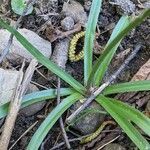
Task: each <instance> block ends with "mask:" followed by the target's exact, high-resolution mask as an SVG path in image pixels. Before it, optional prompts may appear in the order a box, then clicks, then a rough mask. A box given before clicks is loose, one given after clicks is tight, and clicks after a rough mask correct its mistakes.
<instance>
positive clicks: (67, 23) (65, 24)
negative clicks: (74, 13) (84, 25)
mask: <svg viewBox="0 0 150 150" xmlns="http://www.w3.org/2000/svg"><path fill="white" fill-rule="evenodd" d="M61 27H62V29H63V30H65V31H69V30H72V29H73V28H74V20H73V18H72V17H66V18H64V19H63V20H62V21H61Z"/></svg>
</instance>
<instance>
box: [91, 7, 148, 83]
mask: <svg viewBox="0 0 150 150" xmlns="http://www.w3.org/2000/svg"><path fill="white" fill-rule="evenodd" d="M148 16H150V9H146V10H145V11H144V12H143V13H142V14H141V15H139V16H138V17H136V18H135V19H134V20H133V21H131V22H130V24H129V25H128V26H127V27H126V28H125V29H124V30H122V31H121V32H120V33H119V34H118V36H116V38H114V39H113V40H112V42H111V43H110V44H109V45H107V47H106V48H105V51H104V54H103V55H102V56H100V57H99V59H98V61H97V62H96V63H95V64H94V66H93V69H92V72H91V74H90V77H89V80H88V84H90V83H91V82H94V81H93V79H94V76H95V73H96V71H97V70H98V68H99V66H100V64H101V62H102V61H103V60H104V59H105V57H103V56H105V54H107V53H108V54H109V52H110V50H111V49H112V48H113V47H114V46H115V45H116V44H117V43H118V42H119V41H120V40H121V39H122V38H124V37H125V36H126V35H127V33H128V32H129V31H131V30H132V29H133V28H135V27H136V26H138V25H139V24H140V23H142V21H143V20H144V19H146V18H147V17H148Z"/></svg>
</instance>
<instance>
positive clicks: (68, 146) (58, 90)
mask: <svg viewBox="0 0 150 150" xmlns="http://www.w3.org/2000/svg"><path fill="white" fill-rule="evenodd" d="M59 103H60V78H58V83H57V105H59ZM59 123H60V128H61V130H62V135H63V137H64V140H65V143H66V146H67V148H68V149H71V146H70V143H69V140H68V136H67V133H66V131H65V127H64V123H63V119H62V117H60V118H59Z"/></svg>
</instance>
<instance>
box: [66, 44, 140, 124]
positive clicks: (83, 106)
mask: <svg viewBox="0 0 150 150" xmlns="http://www.w3.org/2000/svg"><path fill="white" fill-rule="evenodd" d="M140 48H141V45H137V46H136V47H135V49H134V50H133V52H132V53H131V54H130V55H129V57H128V58H127V59H126V60H125V61H124V63H123V64H122V65H121V66H120V68H119V69H118V70H117V71H116V72H115V73H114V74H113V75H112V76H111V77H110V78H109V79H108V81H107V82H105V83H103V84H102V85H101V86H100V87H99V88H98V89H97V90H96V91H94V92H93V93H92V94H91V96H90V97H89V98H87V99H86V101H85V102H84V103H83V105H81V106H80V107H79V108H78V109H77V110H76V111H75V112H74V113H73V114H72V115H70V116H69V117H68V118H67V119H66V121H67V123H71V122H72V120H73V119H74V118H75V117H76V116H77V115H78V114H79V113H80V112H81V111H83V110H84V109H85V108H86V107H88V106H89V104H90V103H91V102H92V101H93V100H94V99H95V98H96V97H97V96H98V95H99V94H100V93H102V92H103V90H104V89H105V88H106V87H107V86H109V85H110V84H111V83H112V82H113V81H114V80H115V79H116V78H117V77H118V75H119V74H120V73H121V72H122V70H123V69H124V68H125V67H126V66H127V65H128V64H129V62H130V61H131V60H132V59H133V58H134V57H135V56H136V54H137V52H138V51H139V50H140Z"/></svg>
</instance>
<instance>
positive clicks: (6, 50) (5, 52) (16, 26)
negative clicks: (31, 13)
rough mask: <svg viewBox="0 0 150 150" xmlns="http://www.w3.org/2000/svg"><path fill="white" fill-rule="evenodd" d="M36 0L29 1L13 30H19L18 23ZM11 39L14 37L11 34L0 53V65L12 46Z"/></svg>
mask: <svg viewBox="0 0 150 150" xmlns="http://www.w3.org/2000/svg"><path fill="white" fill-rule="evenodd" d="M35 1H36V0H29V1H28V3H27V5H26V7H25V9H24V11H23V13H22V15H21V16H20V17H19V18H18V20H17V22H16V25H15V27H14V28H15V29H16V30H17V29H18V28H19V24H20V22H21V21H22V19H23V17H24V16H25V14H26V13H27V11H28V10H29V9H30V7H31V6H32V5H33V4H34V3H35ZM13 37H14V35H13V34H11V35H10V37H9V40H8V43H7V45H6V47H5V48H4V50H3V51H2V54H1V56H0V63H1V62H2V61H3V59H4V58H5V57H6V55H7V54H8V52H9V49H10V47H11V45H12V42H13Z"/></svg>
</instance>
